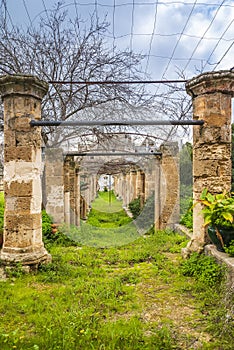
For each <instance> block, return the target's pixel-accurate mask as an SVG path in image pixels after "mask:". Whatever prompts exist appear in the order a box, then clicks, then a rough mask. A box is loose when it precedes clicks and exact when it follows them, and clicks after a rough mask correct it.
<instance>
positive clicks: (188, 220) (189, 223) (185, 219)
mask: <svg viewBox="0 0 234 350" xmlns="http://www.w3.org/2000/svg"><path fill="white" fill-rule="evenodd" d="M192 206H193V200H192V199H190V202H189V208H188V209H187V211H186V212H185V214H184V215H183V216H182V218H181V220H180V223H181V224H182V225H184V226H186V227H187V228H189V229H192V228H193V208H192Z"/></svg>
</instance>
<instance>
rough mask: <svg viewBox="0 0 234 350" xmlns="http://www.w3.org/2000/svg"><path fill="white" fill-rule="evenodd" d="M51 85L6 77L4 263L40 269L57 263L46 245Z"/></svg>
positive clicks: (0, 85)
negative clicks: (45, 108)
mask: <svg viewBox="0 0 234 350" xmlns="http://www.w3.org/2000/svg"><path fill="white" fill-rule="evenodd" d="M47 89H48V86H47V84H46V83H45V82H42V81H41V80H39V79H37V78H36V77H34V76H29V75H28V76H27V75H11V76H3V77H1V78H0V92H1V96H2V99H3V102H4V159H5V164H4V195H5V214H4V242H3V247H2V250H1V253H0V259H1V260H2V262H3V263H4V264H11V263H14V262H21V263H22V264H23V265H29V266H32V267H37V265H38V264H39V263H41V262H45V261H49V260H51V256H50V255H49V254H48V253H47V251H46V250H45V248H44V245H43V242H42V222H41V205H42V189H41V172H42V160H41V128H40V127H31V126H30V124H29V123H30V121H31V119H37V120H38V119H40V118H41V100H42V98H43V96H44V95H45V94H46V92H47Z"/></svg>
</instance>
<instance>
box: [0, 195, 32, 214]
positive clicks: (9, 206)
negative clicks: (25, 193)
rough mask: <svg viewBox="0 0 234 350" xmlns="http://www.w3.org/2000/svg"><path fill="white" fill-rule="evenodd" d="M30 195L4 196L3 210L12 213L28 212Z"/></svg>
mask: <svg viewBox="0 0 234 350" xmlns="http://www.w3.org/2000/svg"><path fill="white" fill-rule="evenodd" d="M30 207H31V198H30V197H10V198H6V203H5V210H7V211H8V212H9V214H12V213H14V212H16V211H17V212H18V213H25V212H26V214H27V215H28V214H30Z"/></svg>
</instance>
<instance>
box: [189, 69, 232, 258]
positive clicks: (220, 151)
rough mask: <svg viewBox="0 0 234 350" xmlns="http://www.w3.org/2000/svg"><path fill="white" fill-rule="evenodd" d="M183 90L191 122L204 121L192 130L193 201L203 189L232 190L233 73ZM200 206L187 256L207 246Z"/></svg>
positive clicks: (207, 77) (203, 79)
mask: <svg viewBox="0 0 234 350" xmlns="http://www.w3.org/2000/svg"><path fill="white" fill-rule="evenodd" d="M186 90H187V93H188V94H189V95H191V96H192V99H193V119H195V120H204V121H205V124H204V125H203V126H194V129H193V198H194V200H195V201H196V200H197V199H198V198H199V197H200V195H201V192H202V190H203V189H204V188H207V189H208V190H209V191H210V192H211V193H213V194H216V193H220V192H223V191H224V190H226V191H230V189H231V171H232V170H231V169H232V167H231V98H232V97H233V96H234V72H232V71H220V72H212V73H204V74H201V75H199V76H197V77H196V78H193V79H191V80H190V81H188V82H187V84H186ZM203 223H204V221H203V216H202V215H201V206H200V205H199V204H198V205H196V206H195V207H194V211H193V237H192V239H191V241H190V242H189V244H188V247H187V248H186V249H187V253H188V254H189V252H191V251H201V250H203V247H204V245H205V244H206V235H205V229H204V226H203Z"/></svg>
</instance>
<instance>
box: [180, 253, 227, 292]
mask: <svg viewBox="0 0 234 350" xmlns="http://www.w3.org/2000/svg"><path fill="white" fill-rule="evenodd" d="M181 272H182V274H183V275H184V276H191V277H194V278H195V279H196V280H197V281H199V282H202V283H204V284H205V285H207V286H209V287H213V286H215V285H218V283H220V282H221V280H222V277H223V272H224V271H223V267H222V266H221V265H218V264H217V263H216V261H215V259H214V258H212V257H210V256H206V255H203V254H197V253H193V254H192V255H191V256H190V258H189V259H186V260H184V261H183V262H182V263H181Z"/></svg>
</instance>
